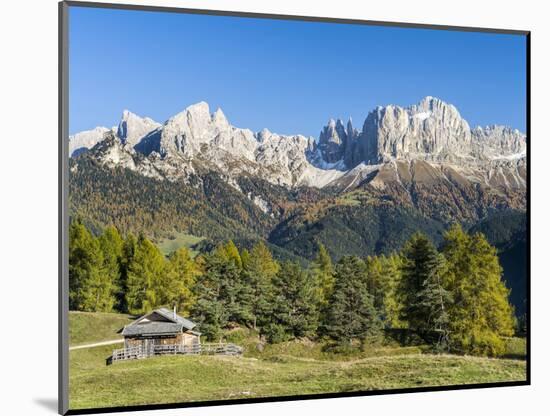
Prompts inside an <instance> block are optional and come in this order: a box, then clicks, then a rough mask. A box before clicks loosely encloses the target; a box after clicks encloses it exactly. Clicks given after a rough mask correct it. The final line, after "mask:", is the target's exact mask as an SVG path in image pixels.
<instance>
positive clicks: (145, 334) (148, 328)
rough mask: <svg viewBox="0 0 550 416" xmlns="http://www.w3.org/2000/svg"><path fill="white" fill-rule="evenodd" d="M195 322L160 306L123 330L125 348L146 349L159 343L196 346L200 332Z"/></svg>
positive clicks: (198, 342)
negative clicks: (196, 329) (196, 328)
mask: <svg viewBox="0 0 550 416" xmlns="http://www.w3.org/2000/svg"><path fill="white" fill-rule="evenodd" d="M195 327H196V324H195V323H194V322H191V321H190V320H189V319H186V318H183V317H181V316H179V315H177V314H176V309H175V308H174V310H173V311H171V310H169V309H166V308H160V309H155V310H154V311H152V312H150V313H148V314H145V315H143V316H142V317H140V318H138V319H136V320H135V321H134V322H132V323H131V324H130V325H126V326H125V327H124V329H123V330H122V335H123V336H124V348H125V349H128V348H132V347H141V348H142V349H143V350H144V351H148V350H151V349H154V348H155V346H157V345H183V346H190V347H191V346H196V345H199V344H200V335H201V334H200V332H197V331H194V330H193V328H195Z"/></svg>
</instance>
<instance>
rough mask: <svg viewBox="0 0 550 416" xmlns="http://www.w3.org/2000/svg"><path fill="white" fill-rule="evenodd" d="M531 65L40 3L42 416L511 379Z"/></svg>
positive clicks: (517, 379) (365, 34)
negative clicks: (54, 210)
mask: <svg viewBox="0 0 550 416" xmlns="http://www.w3.org/2000/svg"><path fill="white" fill-rule="evenodd" d="M434 23H437V22H434ZM529 53H530V52H529V32H523V31H513V30H503V29H478V28H463V27H445V26H430V25H416V24H408V23H387V22H370V21H358V20H345V19H344V20H343V19H332V18H330V17H327V18H317V17H316V18H310V17H298V16H281V15H262V14H254V13H241V12H239V13H235V12H223V11H206V10H189V9H175V8H161V7H145V6H129V5H116V4H100V3H81V2H62V3H60V144H59V145H60V223H61V226H60V243H61V244H60V271H61V278H60V328H61V330H60V386H59V389H60V409H59V410H60V413H63V414H66V413H70V414H77V413H97V412H106V411H125V410H139V409H158V408H171V407H185V406H207V405H214V404H222V403H223V404H232V403H249V402H265V401H280V400H301V399H312V398H325V397H349V396H362V395H371V394H387V393H396V392H400V393H409V392H417V391H432V390H448V389H460V388H477V387H497V386H515V385H524V384H529V382H530V376H529V337H530V333H529V174H528V172H529V148H530V145H529V144H528V134H529Z"/></svg>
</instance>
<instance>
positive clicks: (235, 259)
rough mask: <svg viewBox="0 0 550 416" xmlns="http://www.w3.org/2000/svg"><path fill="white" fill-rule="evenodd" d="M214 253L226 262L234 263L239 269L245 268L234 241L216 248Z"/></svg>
mask: <svg viewBox="0 0 550 416" xmlns="http://www.w3.org/2000/svg"><path fill="white" fill-rule="evenodd" d="M214 253H215V254H216V255H217V256H220V257H221V258H223V259H224V260H225V261H227V262H232V263H233V264H234V265H235V266H236V267H237V268H239V269H242V268H243V262H242V259H241V255H240V254H239V249H238V248H237V246H236V245H235V243H234V242H233V241H232V240H229V241H228V242H227V243H225V244H221V245H219V246H218V247H216V249H215V250H214Z"/></svg>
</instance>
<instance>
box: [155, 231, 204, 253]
mask: <svg viewBox="0 0 550 416" xmlns="http://www.w3.org/2000/svg"><path fill="white" fill-rule="evenodd" d="M202 240H204V238H203V237H197V236H195V235H191V234H186V233H179V232H173V233H171V234H170V236H168V237H165V238H161V239H159V241H158V242H157V246H158V248H159V249H160V251H161V252H162V254H164V255H165V256H167V255H169V254H170V253H173V252H174V251H176V250H177V249H179V248H181V247H186V248H189V249H190V253H191V255H192V256H193V257H195V256H196V255H197V254H198V251H195V250H192V249H191V247H192V246H194V245H195V244H197V243H200V242H201V241H202Z"/></svg>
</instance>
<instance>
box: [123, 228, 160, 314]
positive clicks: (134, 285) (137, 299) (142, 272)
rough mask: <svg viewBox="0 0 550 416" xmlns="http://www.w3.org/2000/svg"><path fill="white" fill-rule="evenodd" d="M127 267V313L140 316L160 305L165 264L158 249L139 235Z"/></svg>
mask: <svg viewBox="0 0 550 416" xmlns="http://www.w3.org/2000/svg"><path fill="white" fill-rule="evenodd" d="M127 267H128V271H127V273H128V275H127V279H128V281H127V292H126V302H127V305H128V311H129V312H130V313H134V314H140V313H144V312H149V311H151V310H152V309H153V308H155V307H156V306H159V305H161V304H162V301H163V290H164V288H163V287H162V284H161V282H162V280H163V276H164V275H165V273H166V264H165V260H164V256H163V255H162V254H161V252H160V251H159V249H158V248H157V247H156V246H155V245H154V244H153V243H152V242H151V241H149V240H148V239H147V238H146V237H145V236H143V235H140V237H139V238H138V241H137V244H136V247H135V251H134V253H133V257H132V259H131V260H130V261H129V263H128V266H127Z"/></svg>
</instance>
